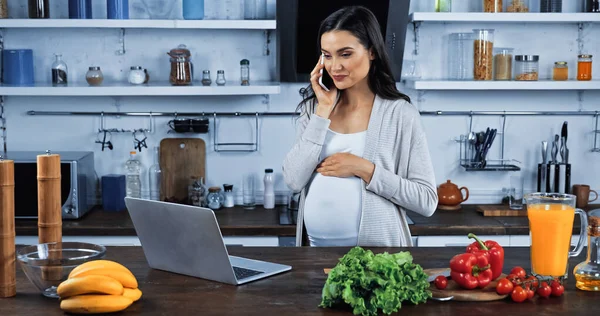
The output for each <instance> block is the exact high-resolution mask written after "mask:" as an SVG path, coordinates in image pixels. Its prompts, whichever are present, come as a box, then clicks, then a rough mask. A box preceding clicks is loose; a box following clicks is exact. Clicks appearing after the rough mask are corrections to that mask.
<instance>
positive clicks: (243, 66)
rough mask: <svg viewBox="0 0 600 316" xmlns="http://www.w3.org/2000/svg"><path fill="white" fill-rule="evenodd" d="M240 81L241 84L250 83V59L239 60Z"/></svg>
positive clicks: (247, 84) (246, 84)
mask: <svg viewBox="0 0 600 316" xmlns="http://www.w3.org/2000/svg"><path fill="white" fill-rule="evenodd" d="M240 81H241V83H242V86H249V85H250V61H249V60H248V59H242V60H241V61H240Z"/></svg>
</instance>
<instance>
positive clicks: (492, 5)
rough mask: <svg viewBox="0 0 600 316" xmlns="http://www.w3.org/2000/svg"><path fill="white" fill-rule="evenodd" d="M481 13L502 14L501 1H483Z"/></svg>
mask: <svg viewBox="0 0 600 316" xmlns="http://www.w3.org/2000/svg"><path fill="white" fill-rule="evenodd" d="M483 12H492V13H494V12H502V0H483Z"/></svg>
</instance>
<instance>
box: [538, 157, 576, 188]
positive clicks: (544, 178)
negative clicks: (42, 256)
mask: <svg viewBox="0 0 600 316" xmlns="http://www.w3.org/2000/svg"><path fill="white" fill-rule="evenodd" d="M537 191H538V192H542V193H567V194H569V193H571V164H570V163H546V164H543V163H540V164H538V175H537Z"/></svg>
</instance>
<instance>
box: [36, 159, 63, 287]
mask: <svg viewBox="0 0 600 316" xmlns="http://www.w3.org/2000/svg"><path fill="white" fill-rule="evenodd" d="M37 180H38V235H39V242H40V244H43V243H53V242H56V243H60V242H62V210H61V208H62V207H61V199H60V155H57V154H52V153H50V151H49V150H46V154H44V155H38V156H37ZM52 249H56V250H57V251H58V250H60V248H58V247H53V248H52ZM57 253H60V252H53V253H51V254H49V259H59V257H57V256H56V254H57ZM61 273H62V271H61V269H59V268H47V269H42V277H43V278H44V279H45V280H60V277H61Z"/></svg>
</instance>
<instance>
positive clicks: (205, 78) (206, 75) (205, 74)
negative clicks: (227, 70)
mask: <svg viewBox="0 0 600 316" xmlns="http://www.w3.org/2000/svg"><path fill="white" fill-rule="evenodd" d="M211 83H212V80H210V70H202V85H203V86H210V84H211Z"/></svg>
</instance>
